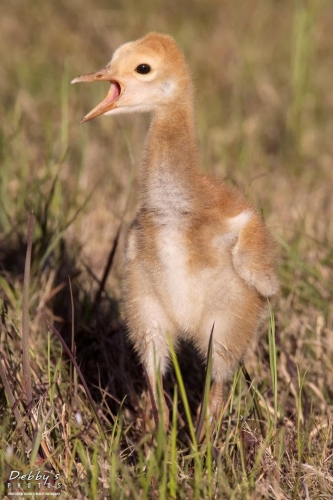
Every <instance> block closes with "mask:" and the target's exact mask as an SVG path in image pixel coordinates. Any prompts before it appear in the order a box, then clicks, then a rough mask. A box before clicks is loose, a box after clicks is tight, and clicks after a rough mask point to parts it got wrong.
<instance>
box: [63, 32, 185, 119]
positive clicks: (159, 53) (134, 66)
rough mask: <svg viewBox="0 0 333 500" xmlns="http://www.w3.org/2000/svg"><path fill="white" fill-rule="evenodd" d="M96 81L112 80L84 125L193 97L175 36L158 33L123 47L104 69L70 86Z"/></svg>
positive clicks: (149, 109) (157, 107)
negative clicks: (107, 117)
mask: <svg viewBox="0 0 333 500" xmlns="http://www.w3.org/2000/svg"><path fill="white" fill-rule="evenodd" d="M97 81H109V82H110V90H109V92H108V93H107V95H106V97H105V98H104V99H103V101H102V102H100V103H99V104H98V105H97V106H96V107H95V108H94V109H93V110H92V111H90V113H88V114H87V115H86V116H85V117H84V118H83V119H82V122H86V121H88V120H91V119H92V118H95V117H96V116H99V115H103V114H105V115H113V114H120V113H132V112H153V113H154V112H157V111H159V110H163V109H165V108H166V107H170V106H171V105H172V104H174V103H175V101H176V100H177V99H180V98H181V99H182V100H183V101H186V100H187V99H188V98H192V85H191V79H190V76H189V72H188V69H187V65H186V62H185V59H184V56H183V54H182V52H181V50H180V49H179V47H178V46H177V44H176V42H175V41H174V39H173V38H172V37H170V36H168V35H162V34H159V33H149V34H148V35H146V36H145V37H143V38H140V39H139V40H136V41H133V42H128V43H125V44H124V45H121V46H120V47H119V48H118V49H117V50H116V51H115V52H114V54H113V57H112V59H111V61H110V62H109V64H107V66H106V67H105V68H103V69H101V70H99V71H96V72H94V73H88V74H86V75H82V76H78V77H77V78H74V80H72V82H71V83H77V82H97ZM181 93H182V95H181V97H180V94H181Z"/></svg>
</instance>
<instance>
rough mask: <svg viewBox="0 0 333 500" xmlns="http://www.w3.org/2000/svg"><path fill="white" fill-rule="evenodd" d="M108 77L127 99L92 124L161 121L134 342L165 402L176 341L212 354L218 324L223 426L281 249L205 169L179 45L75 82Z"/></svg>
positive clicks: (139, 53) (126, 292) (135, 49)
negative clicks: (228, 394) (226, 395)
mask: <svg viewBox="0 0 333 500" xmlns="http://www.w3.org/2000/svg"><path fill="white" fill-rule="evenodd" d="M141 64H145V65H147V64H148V65H149V67H150V71H149V72H148V73H147V74H139V73H138V71H137V68H138V66H139V65H141ZM94 75H95V76H94ZM100 79H104V80H110V81H111V82H114V83H113V85H117V86H119V88H120V89H121V92H120V95H119V97H118V98H117V99H116V100H115V101H114V102H112V103H111V104H110V97H109V98H108V99H106V100H105V101H103V102H102V103H101V104H99V105H98V106H97V107H96V108H95V109H94V110H93V111H92V112H91V113H89V114H88V115H87V117H86V118H85V119H84V120H88V119H90V118H93V117H95V116H97V115H99V114H103V113H104V112H107V114H117V113H121V112H135V111H137V112H140V111H141V112H150V113H151V115H152V121H151V125H150V129H149V132H148V135H147V140H146V145H145V148H144V154H143V160H142V165H141V171H140V180H139V196H140V202H141V208H140V210H139V212H138V214H137V216H136V218H135V220H134V221H133V224H132V227H131V230H130V233H129V236H128V245H127V251H126V256H125V271H124V289H123V299H124V308H125V314H126V319H127V325H128V330H129V335H130V338H131V340H132V342H133V344H134V346H135V348H136V350H137V351H138V353H139V355H140V358H141V360H142V362H143V364H144V365H145V367H146V370H147V373H148V376H149V379H150V383H151V386H152V389H153V392H154V394H155V396H156V371H157V369H159V370H160V373H161V375H163V374H164V373H165V372H166V370H167V368H168V359H169V348H168V341H167V334H169V335H170V337H171V339H172V340H173V342H174V343H175V345H176V344H177V341H178V339H180V338H185V339H186V338H187V339H192V340H193V341H194V343H195V344H196V346H197V348H198V350H199V351H200V352H201V353H202V354H203V355H205V354H206V352H207V346H208V342H209V336H210V333H211V329H212V326H213V324H214V337H213V368H212V378H213V383H212V388H211V393H210V402H209V411H210V414H211V416H212V418H214V419H217V418H218V416H219V413H220V411H221V406H222V386H223V381H224V380H225V378H226V377H227V376H229V375H230V374H231V373H232V372H233V371H234V370H235V368H236V367H237V364H238V363H239V362H240V361H241V360H242V359H243V357H244V355H245V353H246V351H247V349H248V347H249V345H250V344H252V343H253V341H254V340H255V339H256V337H257V335H258V332H259V331H260V327H261V326H262V323H263V321H264V319H265V318H266V317H267V297H270V296H272V295H274V294H275V293H276V292H277V290H278V282H277V278H276V276H275V271H274V261H275V257H274V245H273V243H272V240H271V237H270V235H269V233H268V231H267V229H266V226H265V225H264V223H263V221H262V219H261V217H260V216H259V214H258V213H257V212H256V210H255V209H254V208H253V207H252V206H251V205H250V204H249V203H248V202H247V201H246V200H245V198H244V197H243V195H242V193H241V192H240V191H239V190H237V189H236V188H234V187H231V186H229V185H226V184H223V183H220V182H218V181H217V180H216V179H213V178H210V177H207V176H205V175H203V174H202V173H201V171H200V169H199V160H198V153H197V146H196V140H195V132H194V114H193V91H192V83H191V78H190V74H189V72H188V69H187V65H186V62H185V60H184V56H183V54H182V52H181V51H180V49H179V48H178V46H177V45H176V43H175V41H174V40H173V39H172V38H171V37H169V36H166V35H160V34H157V33H150V34H149V35H147V36H145V37H143V38H141V39H139V40H137V41H134V42H130V43H127V44H125V45H123V46H121V47H120V48H119V49H118V50H117V51H116V52H115V54H114V56H113V58H112V60H111V62H110V63H109V64H108V65H107V67H106V68H105V69H103V70H101V71H100V72H97V73H95V74H94V73H91V74H89V75H86V76H83V77H78V78H77V79H75V81H94V80H100ZM117 88H118V87H117ZM116 94H117V93H116ZM117 95H118V94H117ZM164 422H165V425H167V424H168V409H167V406H166V403H165V402H164Z"/></svg>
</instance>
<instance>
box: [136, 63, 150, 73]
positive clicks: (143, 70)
mask: <svg viewBox="0 0 333 500" xmlns="http://www.w3.org/2000/svg"><path fill="white" fill-rule="evenodd" d="M150 69H151V68H150V66H149V64H139V66H138V67H137V68H136V69H135V71H136V72H137V73H140V75H146V74H147V73H149V71H150Z"/></svg>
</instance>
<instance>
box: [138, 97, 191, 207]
mask: <svg viewBox="0 0 333 500" xmlns="http://www.w3.org/2000/svg"><path fill="white" fill-rule="evenodd" d="M193 122H194V116H193V109H192V103H190V104H189V103H183V104H182V105H181V106H177V108H176V109H175V107H173V106H170V108H169V109H163V110H159V111H158V112H156V113H155V114H154V115H153V117H152V121H151V125H150V128H149V132H148V135H147V140H146V146H145V151H144V156H143V162H142V170H141V179H140V191H141V201H142V205H143V207H144V208H145V209H148V210H151V211H153V212H154V213H158V214H168V215H170V214H171V213H175V214H179V213H188V212H190V211H191V210H193V205H194V199H195V198H196V192H197V187H198V183H199V182H198V177H199V175H198V171H199V169H198V153H197V146H196V138H195V131H194V125H193Z"/></svg>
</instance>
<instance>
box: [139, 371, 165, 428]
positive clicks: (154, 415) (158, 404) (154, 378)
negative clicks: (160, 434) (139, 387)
mask: <svg viewBox="0 0 333 500" xmlns="http://www.w3.org/2000/svg"><path fill="white" fill-rule="evenodd" d="M144 370H145V375H146V379H147V385H148V392H149V398H147V404H146V410H145V416H144V425H145V430H146V431H153V429H154V427H155V429H157V428H158V425H159V422H160V417H161V416H162V418H163V426H164V430H165V431H167V430H168V427H169V408H168V406H167V404H166V401H165V397H164V395H163V380H162V374H161V373H158V374H157V375H156V373H154V374H148V372H147V370H146V369H144ZM158 384H159V387H160V389H161V390H160V391H159V387H158ZM159 392H160V395H159ZM159 400H160V401H159ZM159 410H160V411H159ZM161 413H162V415H161Z"/></svg>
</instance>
